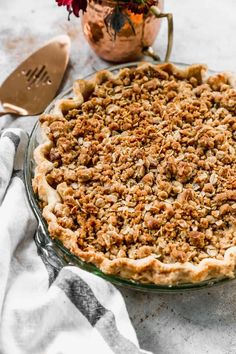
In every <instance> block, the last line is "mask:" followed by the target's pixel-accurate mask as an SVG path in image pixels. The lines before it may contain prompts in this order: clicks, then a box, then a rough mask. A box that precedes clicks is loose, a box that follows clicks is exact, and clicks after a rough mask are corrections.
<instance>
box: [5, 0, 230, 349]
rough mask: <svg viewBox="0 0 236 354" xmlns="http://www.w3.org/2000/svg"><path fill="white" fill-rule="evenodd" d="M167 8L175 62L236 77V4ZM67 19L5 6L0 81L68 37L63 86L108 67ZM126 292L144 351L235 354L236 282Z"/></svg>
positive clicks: (214, 1)
mask: <svg viewBox="0 0 236 354" xmlns="http://www.w3.org/2000/svg"><path fill="white" fill-rule="evenodd" d="M165 10H166V11H168V12H172V13H173V14H174V24H175V36H174V48H173V52H172V57H171V59H172V60H173V61H176V62H185V63H199V62H203V63H207V64H208V66H209V67H210V68H212V69H215V70H227V71H228V70H230V71H236V60H235V58H236V0H225V1H222V0H221V1H220V0H198V1H196V0H178V1H176V0H175V1H174V0H166V2H165ZM66 17H67V15H66V12H65V9H63V8H57V7H56V5H55V1H54V0H38V1H35V0H33V1H32V0H20V1H19V0H7V1H5V0H0V82H1V81H3V80H4V78H5V77H6V76H7V74H9V73H10V72H11V70H13V69H14V68H15V66H16V65H17V64H19V62H20V61H21V60H23V59H25V58H26V57H27V55H28V54H30V53H31V52H32V51H33V50H34V49H36V48H38V47H39V46H41V45H42V43H43V42H44V41H46V40H48V39H50V38H51V37H53V36H55V35H58V34H63V33H67V34H68V35H69V36H70V37H71V39H72V52H71V61H70V65H69V69H68V71H67V74H66V77H65V80H64V83H63V86H64V88H65V87H69V86H70V85H71V84H72V82H73V80H74V79H76V78H78V77H82V76H83V75H85V74H88V73H90V72H91V71H93V70H96V69H100V68H103V67H105V66H107V63H105V62H103V61H102V60H100V59H99V58H98V57H96V55H95V54H94V53H93V52H92V51H91V50H90V48H89V47H88V45H87V43H86V42H85V40H84V38H83V35H82V32H81V28H80V23H79V20H78V19H76V18H73V17H72V18H71V21H70V22H67V19H66ZM165 29H166V24H165V23H164V22H163V26H162V29H161V33H160V35H159V36H158V38H157V40H156V43H155V45H154V48H155V49H156V50H157V51H158V52H159V54H160V55H161V57H163V56H164V53H165V46H166V44H165V43H166V31H165ZM36 119H37V118H32V117H31V118H29V117H24V118H17V119H15V118H12V117H10V116H5V117H0V129H2V128H4V127H7V126H21V127H24V128H25V129H27V130H28V131H30V130H31V129H32V126H33V124H34V122H35V120H36ZM121 291H122V293H123V295H124V298H125V301H126V304H127V308H128V312H129V314H130V316H131V320H132V322H133V324H134V327H135V329H136V331H137V335H138V338H139V341H140V344H141V347H142V348H144V349H147V350H151V351H153V352H154V353H158V354H169V353H175V354H188V353H191V354H203V353H204V354H205V353H210V354H211V353H212V354H213V353H214V354H230V353H232V354H233V353H236V333H235V332H236V281H232V282H230V283H227V284H224V285H221V286H216V287H213V288H209V289H205V290H199V291H192V292H185V293H179V294H159V295H158V294H145V293H138V292H134V291H130V290H125V289H121Z"/></svg>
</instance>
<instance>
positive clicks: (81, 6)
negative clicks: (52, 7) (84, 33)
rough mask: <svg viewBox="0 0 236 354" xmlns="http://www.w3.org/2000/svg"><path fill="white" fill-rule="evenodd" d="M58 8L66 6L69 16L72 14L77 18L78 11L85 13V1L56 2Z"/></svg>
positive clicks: (60, 0)
mask: <svg viewBox="0 0 236 354" xmlns="http://www.w3.org/2000/svg"><path fill="white" fill-rule="evenodd" d="M56 2H57V5H58V6H66V8H67V11H68V12H69V16H70V14H71V13H72V12H73V13H74V15H75V16H76V17H79V11H80V10H82V11H83V12H84V11H86V8H87V0H56Z"/></svg>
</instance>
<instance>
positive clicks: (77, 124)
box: [32, 63, 236, 286]
mask: <svg viewBox="0 0 236 354" xmlns="http://www.w3.org/2000/svg"><path fill="white" fill-rule="evenodd" d="M73 91H74V97H73V98H68V99H61V100H58V101H57V102H56V104H55V107H54V108H53V110H52V112H50V113H49V114H43V115H42V116H41V117H40V123H41V128H42V135H43V141H44V142H43V143H42V144H40V145H39V146H38V147H37V148H36V150H35V152H34V158H35V161H36V169H35V177H34V179H33V182H32V183H33V188H34V192H35V193H36V194H37V195H38V197H39V199H40V205H41V209H42V213H43V217H44V218H45V220H46V222H47V224H48V230H49V233H50V235H51V237H52V238H57V239H59V240H61V242H62V243H63V244H64V246H65V247H66V248H67V249H69V250H70V252H71V253H72V254H74V255H76V256H78V257H79V258H80V259H82V260H83V261H85V262H89V263H93V264H95V265H96V266H97V267H98V268H100V269H101V271H102V272H104V273H106V274H113V275H116V276H119V277H121V278H125V279H130V280H134V281H137V282H141V283H155V284H160V285H170V286H171V285H174V284H179V283H197V282H201V281H204V280H208V279H215V278H217V279H218V278H224V277H231V278H233V277H234V276H235V267H236V153H235V149H236V86H235V78H234V77H233V76H232V75H231V74H229V73H221V74H215V75H213V76H207V67H206V66H205V65H200V64H197V65H192V66H189V67H187V68H186V69H184V70H182V69H179V68H178V67H176V66H175V65H173V64H169V63H168V64H166V63H164V64H158V65H153V64H150V63H141V64H140V65H139V66H138V67H137V68H132V69H131V68H125V69H122V70H121V71H120V72H119V73H118V74H117V75H113V74H112V73H111V72H109V71H106V70H104V71H100V72H98V73H97V74H96V75H95V76H94V77H93V78H92V79H89V80H77V81H75V82H74V86H73Z"/></svg>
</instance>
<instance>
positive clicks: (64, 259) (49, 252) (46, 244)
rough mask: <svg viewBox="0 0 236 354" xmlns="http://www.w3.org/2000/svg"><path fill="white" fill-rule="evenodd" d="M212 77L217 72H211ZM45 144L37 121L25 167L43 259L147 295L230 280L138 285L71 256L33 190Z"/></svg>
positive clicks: (132, 65)
mask: <svg viewBox="0 0 236 354" xmlns="http://www.w3.org/2000/svg"><path fill="white" fill-rule="evenodd" d="M137 64H138V63H137V62H135V63H126V64H123V65H118V66H114V67H110V68H108V70H110V71H111V72H113V73H116V72H118V71H119V69H121V68H124V67H135V66H137ZM175 65H177V66H178V67H182V68H184V67H186V65H185V64H179V63H175ZM209 73H210V74H212V73H213V72H211V71H210V72H209ZM94 74H95V73H93V74H90V75H88V76H86V77H85V78H86V79H89V78H91V77H92V76H93V75H94ZM72 96H73V90H72V88H70V89H68V90H67V91H66V92H64V93H62V94H60V95H59V96H58V97H57V98H56V99H55V100H54V101H53V102H52V103H51V104H50V105H49V106H48V107H47V109H46V110H45V113H49V112H50V111H51V110H52V109H53V107H54V104H55V101H56V100H57V99H60V98H65V97H67V98H68V97H72ZM40 143H42V137H41V128H40V125H39V122H37V123H36V124H35V126H34V128H33V130H32V133H31V136H30V139H29V143H28V147H27V151H26V154H25V164H24V180H25V186H26V192H27V197H28V200H29V204H30V206H31V208H32V210H33V212H34V214H35V216H36V218H37V220H38V229H37V232H36V234H35V242H36V245H37V247H38V252H39V253H40V254H41V256H43V257H44V258H45V259H46V260H47V262H48V263H49V264H50V265H51V266H52V267H54V268H55V269H57V270H59V269H61V268H62V267H63V266H65V265H73V266H78V267H80V268H81V269H83V270H86V271H88V272H90V273H93V274H96V275H97V276H100V277H102V278H104V279H106V280H108V281H110V282H112V283H114V284H116V285H120V286H124V287H127V288H131V289H133V290H140V291H146V292H168V293H171V292H182V291H184V290H193V289H201V288H203V287H209V286H212V285H215V284H221V283H223V282H226V281H229V280H230V279H228V278H223V279H222V278H221V279H209V280H206V281H203V282H200V283H181V284H178V285H171V286H168V285H158V284H146V283H138V282H135V281H133V280H128V279H124V278H120V277H118V276H113V275H109V274H105V273H103V272H102V271H101V270H100V269H98V268H97V267H96V266H95V265H93V264H89V263H86V262H84V261H82V260H81V259H80V258H78V257H77V256H75V255H73V254H72V253H70V251H69V250H68V249H66V248H65V247H64V246H63V245H62V243H61V242H60V241H58V240H56V239H52V238H51V237H50V235H49V232H48V228H47V223H46V221H45V220H44V218H43V216H42V213H41V210H40V207H39V200H38V198H37V195H35V193H34V191H33V188H32V178H33V177H34V169H35V161H34V156H33V153H34V150H35V148H36V147H37V146H38V145H39V144H40Z"/></svg>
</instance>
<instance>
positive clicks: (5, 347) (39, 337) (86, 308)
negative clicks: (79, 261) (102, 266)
mask: <svg viewBox="0 0 236 354" xmlns="http://www.w3.org/2000/svg"><path fill="white" fill-rule="evenodd" d="M27 141H28V137H27V134H26V133H25V132H24V131H23V130H21V129H7V130H5V131H3V132H2V134H1V137H0V311H1V320H0V353H1V354H75V353H76V354H78V353H82V354H87V353H93V354H94V353H98V354H100V353H101V354H106V353H107V354H108V353H117V354H129V353H135V354H136V353H137V354H138V353H147V352H146V351H143V350H141V349H140V347H139V344H138V340H137V337H136V334H135V331H134V329H133V327H132V324H131V322H130V319H129V316H128V313H127V310H126V307H125V303H124V300H123V298H122V296H121V294H120V292H119V290H117V288H115V287H114V286H113V285H112V284H110V283H108V282H106V281H105V280H103V279H101V278H99V277H97V276H95V275H93V274H90V273H87V272H85V271H83V270H81V269H79V268H77V267H69V266H68V267H64V268H61V269H60V270H58V269H57V270H56V269H55V268H53V267H52V266H51V265H50V264H49V263H48V262H47V259H43V257H40V256H39V255H38V253H37V248H36V245H35V243H34V240H33V236H34V233H35V231H36V228H37V223H36V220H35V218H34V216H33V213H32V211H31V210H30V207H29V205H28V202H27V199H26V193H25V188H24V183H23V176H22V175H23V174H22V165H23V155H24V152H25V149H26V146H27Z"/></svg>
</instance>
